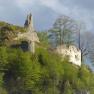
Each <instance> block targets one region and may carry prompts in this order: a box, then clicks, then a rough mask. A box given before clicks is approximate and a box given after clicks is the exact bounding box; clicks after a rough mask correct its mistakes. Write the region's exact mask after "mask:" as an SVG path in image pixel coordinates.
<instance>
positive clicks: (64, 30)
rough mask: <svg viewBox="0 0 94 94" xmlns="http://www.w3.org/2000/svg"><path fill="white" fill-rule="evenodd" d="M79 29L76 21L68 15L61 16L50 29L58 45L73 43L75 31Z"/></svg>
mask: <svg viewBox="0 0 94 94" xmlns="http://www.w3.org/2000/svg"><path fill="white" fill-rule="evenodd" d="M76 30H77V24H76V22H75V21H74V20H73V19H71V18H70V17H68V16H64V15H63V16H60V17H59V18H58V19H56V21H55V23H54V24H53V28H52V29H50V30H49V31H50V33H51V34H50V35H51V38H52V39H53V38H54V40H55V43H56V44H57V45H62V44H71V43H73V41H74V40H73V38H72V37H73V32H75V31H76Z"/></svg>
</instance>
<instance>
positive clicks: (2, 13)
mask: <svg viewBox="0 0 94 94" xmlns="http://www.w3.org/2000/svg"><path fill="white" fill-rule="evenodd" d="M30 12H31V13H32V14H33V18H34V26H35V28H36V29H37V30H45V29H48V28H50V27H51V26H52V24H53V23H54V21H55V19H56V18H57V17H58V16H59V15H61V14H64V15H67V16H70V17H72V18H74V19H76V20H78V21H82V23H85V24H86V26H87V29H88V30H90V31H93V30H94V26H93V25H94V0H0V20H1V21H7V22H9V23H13V24H17V25H23V24H24V21H25V19H26V15H27V14H28V13H30Z"/></svg>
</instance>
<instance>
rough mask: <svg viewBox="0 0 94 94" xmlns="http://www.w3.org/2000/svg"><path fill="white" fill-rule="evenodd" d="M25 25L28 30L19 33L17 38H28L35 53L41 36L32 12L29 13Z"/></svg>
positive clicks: (30, 47) (31, 49) (31, 50)
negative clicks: (38, 34)
mask: <svg viewBox="0 0 94 94" xmlns="http://www.w3.org/2000/svg"><path fill="white" fill-rule="evenodd" d="M24 27H25V29H26V31H27V32H25V33H19V34H18V35H17V38H15V40H19V39H24V40H26V41H27V42H28V46H29V51H30V52H32V53H35V44H36V43H39V38H38V36H37V33H36V32H35V30H34V27H33V18H32V14H31V13H30V14H29V15H27V19H26V21H25V24H24Z"/></svg>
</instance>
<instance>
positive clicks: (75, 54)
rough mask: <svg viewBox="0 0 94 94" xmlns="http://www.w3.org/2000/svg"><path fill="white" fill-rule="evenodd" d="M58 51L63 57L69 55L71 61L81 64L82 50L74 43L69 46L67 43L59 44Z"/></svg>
mask: <svg viewBox="0 0 94 94" xmlns="http://www.w3.org/2000/svg"><path fill="white" fill-rule="evenodd" d="M56 52H57V53H58V54H60V55H61V56H62V57H64V56H68V57H69V62H70V63H73V64H75V65H78V66H81V51H80V50H79V49H78V48H76V47H75V46H74V45H70V46H69V47H68V46H66V45H61V46H58V47H57V48H56Z"/></svg>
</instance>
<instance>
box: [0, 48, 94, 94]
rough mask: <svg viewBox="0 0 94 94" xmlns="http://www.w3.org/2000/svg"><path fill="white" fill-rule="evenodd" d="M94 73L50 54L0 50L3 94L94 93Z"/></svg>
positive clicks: (0, 92)
mask: <svg viewBox="0 0 94 94" xmlns="http://www.w3.org/2000/svg"><path fill="white" fill-rule="evenodd" d="M93 79H94V74H93V73H92V72H91V70H90V69H89V68H88V67H86V66H85V65H82V67H77V66H75V65H72V64H70V63H69V62H68V59H67V58H65V59H64V60H63V61H62V60H61V58H60V57H59V56H58V55H57V54H55V53H53V52H50V51H47V50H44V49H42V48H38V49H37V51H36V54H34V55H33V54H31V53H29V52H23V51H22V50H20V49H10V48H6V47H0V94H75V93H77V94H78V93H81V92H88V91H89V92H90V94H93V93H94V80H93Z"/></svg>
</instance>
